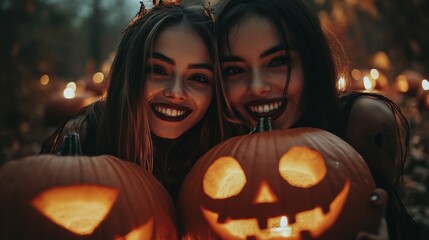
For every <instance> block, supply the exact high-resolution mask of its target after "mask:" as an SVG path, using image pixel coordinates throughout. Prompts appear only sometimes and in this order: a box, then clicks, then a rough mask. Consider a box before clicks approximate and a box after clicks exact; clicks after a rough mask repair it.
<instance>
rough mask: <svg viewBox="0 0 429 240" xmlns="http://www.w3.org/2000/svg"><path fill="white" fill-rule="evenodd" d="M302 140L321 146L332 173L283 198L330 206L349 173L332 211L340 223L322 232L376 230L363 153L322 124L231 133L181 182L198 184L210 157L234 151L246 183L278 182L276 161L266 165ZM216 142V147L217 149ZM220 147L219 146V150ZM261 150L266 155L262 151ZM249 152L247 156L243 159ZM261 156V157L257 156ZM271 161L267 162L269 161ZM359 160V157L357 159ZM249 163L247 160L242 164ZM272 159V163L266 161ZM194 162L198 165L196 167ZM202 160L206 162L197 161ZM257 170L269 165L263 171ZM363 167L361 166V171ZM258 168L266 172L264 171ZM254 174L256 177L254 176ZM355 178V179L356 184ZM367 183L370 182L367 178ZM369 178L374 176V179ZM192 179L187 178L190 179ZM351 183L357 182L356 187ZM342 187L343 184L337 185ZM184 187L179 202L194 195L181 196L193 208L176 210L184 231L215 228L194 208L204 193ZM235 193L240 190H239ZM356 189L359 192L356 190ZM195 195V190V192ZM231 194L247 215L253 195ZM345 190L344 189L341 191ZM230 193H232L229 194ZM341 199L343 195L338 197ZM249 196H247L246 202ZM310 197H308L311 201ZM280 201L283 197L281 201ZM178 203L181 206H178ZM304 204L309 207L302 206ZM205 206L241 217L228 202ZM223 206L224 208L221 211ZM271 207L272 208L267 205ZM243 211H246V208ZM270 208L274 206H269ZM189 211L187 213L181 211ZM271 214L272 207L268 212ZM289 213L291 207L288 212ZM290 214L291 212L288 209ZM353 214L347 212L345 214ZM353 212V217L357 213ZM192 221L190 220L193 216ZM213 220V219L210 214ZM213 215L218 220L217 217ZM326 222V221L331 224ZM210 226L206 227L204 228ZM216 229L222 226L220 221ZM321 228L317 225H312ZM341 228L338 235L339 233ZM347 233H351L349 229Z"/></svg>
mask: <svg viewBox="0 0 429 240" xmlns="http://www.w3.org/2000/svg"><path fill="white" fill-rule="evenodd" d="M299 145H304V146H308V147H309V148H310V149H316V150H317V151H319V152H321V154H322V155H323V157H324V159H325V160H324V163H325V165H326V167H327V169H328V172H332V171H333V172H332V173H331V174H330V175H328V176H325V178H324V179H325V180H323V179H322V180H321V181H322V182H320V183H321V184H323V185H321V186H320V187H319V186H316V188H314V189H311V192H305V191H303V190H301V192H299V195H300V196H301V197H300V198H298V197H296V198H294V199H293V201H286V202H290V203H292V204H297V205H298V206H299V208H303V209H308V207H307V205H309V206H313V205H317V204H318V205H320V206H324V207H325V209H326V206H328V209H326V210H329V206H331V205H330V204H331V203H332V202H331V201H333V200H334V198H335V199H337V196H339V194H340V193H342V191H343V189H347V187H346V186H347V185H348V184H347V183H346V182H347V181H346V180H347V179H350V178H351V179H352V180H353V181H351V180H350V181H351V182H350V184H351V185H350V186H351V187H352V188H351V189H349V190H348V192H347V191H346V192H347V193H349V194H350V195H346V200H345V201H346V205H344V209H343V210H344V211H345V212H339V213H338V215H337V213H335V212H333V213H334V216H337V217H336V218H335V221H336V222H337V223H338V225H333V226H335V228H333V230H331V229H328V230H326V232H323V231H322V232H321V234H323V236H322V237H321V239H338V236H339V237H340V238H341V236H342V237H347V238H348V237H350V236H351V234H352V233H353V232H355V231H357V230H362V229H365V230H370V229H371V231H372V230H374V228H373V227H376V226H377V223H378V221H379V219H376V218H374V216H376V217H379V215H378V214H375V213H374V209H372V208H370V203H369V201H368V198H367V196H365V195H367V194H368V193H369V192H371V191H372V190H374V189H375V184H372V185H371V181H366V182H360V181H361V180H362V178H363V177H366V178H368V177H369V178H370V177H371V175H370V173H369V171H368V168H367V167H366V166H365V165H363V163H362V161H363V159H362V158H361V157H360V155H358V154H357V152H356V151H355V150H354V149H353V148H352V147H351V146H349V145H348V144H347V143H345V142H344V141H343V140H341V139H339V138H338V137H336V136H335V135H333V134H330V133H325V132H323V130H320V129H290V130H285V131H283V133H282V132H281V131H273V132H271V133H269V132H267V133H258V134H255V135H253V136H251V135H246V136H241V137H237V138H234V139H232V140H230V141H227V144H224V145H218V146H221V147H219V148H217V147H218V146H215V147H214V148H215V150H210V151H209V152H208V153H207V154H206V155H204V156H203V157H202V158H201V159H200V160H198V162H197V164H196V165H195V167H194V168H193V169H192V170H191V172H190V175H189V176H190V177H189V178H188V177H187V178H185V182H184V185H186V182H187V181H193V182H194V183H197V184H198V185H200V180H201V179H202V177H203V176H204V172H205V171H207V169H208V168H209V167H210V165H211V163H213V162H214V161H216V160H217V159H218V157H220V156H225V155H230V156H232V157H234V158H235V159H236V160H237V161H238V162H239V163H240V164H241V165H244V166H243V169H244V171H245V175H246V177H247V178H248V179H249V182H248V183H247V185H249V184H250V186H249V187H252V188H257V187H258V186H255V184H257V182H254V183H252V181H255V180H257V181H258V182H259V181H260V180H258V178H261V180H262V179H264V178H268V179H270V183H271V184H272V185H273V186H274V188H276V185H279V184H281V183H282V180H281V179H279V178H278V177H276V176H275V174H278V173H277V172H278V169H277V168H278V167H277V166H276V168H275V169H271V170H270V169H268V168H267V167H269V166H274V165H275V164H273V162H274V163H276V164H278V161H279V159H276V160H275V159H274V158H275V157H278V156H281V154H283V153H282V151H281V150H282V149H290V148H291V146H299ZM216 148H217V149H216ZM220 148H222V150H219V149H220ZM264 154H265V155H264ZM270 155H273V156H274V157H273V159H272V160H270V159H268V157H269V156H270ZM264 156H267V159H265V157H264ZM246 157H248V159H245V158H246ZM258 158H259V159H258ZM270 161H271V163H270ZM334 161H339V163H340V165H339V166H340V168H339V169H337V168H336V167H335V163H334ZM359 161H360V162H359ZM200 162H203V164H201V165H198V163H200ZM246 164H247V166H246ZM270 164H271V165H270ZM197 166H198V167H197ZM201 166H204V167H201ZM193 171H196V173H193ZM261 171H267V172H266V173H265V172H261ZM359 171H362V172H359ZM262 174H264V175H263V176H262ZM253 179H255V180H253ZM355 182H357V184H355ZM368 183H369V184H368ZM372 183H373V182H372ZM189 185H190V184H189ZM355 185H357V186H359V187H356V186H355ZM340 187H341V188H340ZM289 188H290V187H289ZM286 189H288V188H284V189H283V188H281V190H278V191H284V192H286V193H287V191H288V190H286ZM183 191H184V192H181V194H180V196H179V202H180V201H182V202H184V201H185V200H183V199H182V200H181V198H182V197H183V196H186V195H185V194H189V195H191V196H192V198H185V199H186V200H187V201H188V206H186V209H187V210H190V211H193V212H184V211H183V209H182V210H179V211H181V212H180V214H181V219H182V221H184V222H185V223H184V226H185V230H184V231H185V233H191V234H195V236H196V237H205V236H206V235H207V233H208V232H210V231H211V232H213V234H214V230H211V229H210V228H211V227H208V223H207V221H209V220H208V219H210V216H209V215H207V216H208V217H207V219H206V217H204V218H203V219H202V220H201V218H200V215H201V213H200V211H198V210H195V209H192V206H193V205H196V204H198V205H201V206H203V207H204V206H205V204H209V203H208V202H206V203H204V202H198V201H195V200H198V199H202V198H201V197H198V196H199V195H204V194H205V193H204V192H202V193H198V192H197V191H194V190H193V189H192V188H191V187H188V188H183ZM254 192H255V191H254V190H253V191H250V190H248V189H243V190H242V192H241V193H240V194H249V193H251V194H254ZM240 194H239V195H240ZM359 194H360V195H359ZM195 195H198V196H196V197H195ZM239 195H237V197H234V199H235V200H237V199H240V201H236V203H235V205H231V206H232V207H234V206H235V207H236V208H238V209H240V210H239V211H241V210H242V212H243V214H242V217H243V218H248V217H249V216H251V214H250V215H249V214H248V212H254V211H253V210H254V209H256V208H252V207H251V201H252V198H253V197H254V196H253V195H247V196H248V198H247V199H246V198H244V197H243V196H244V195H243V196H239ZM280 195H282V197H281V199H282V200H281V201H284V200H286V198H287V197H288V196H287V195H284V193H281V194H280ZM342 195H344V194H342ZM323 197H328V200H329V201H330V202H327V201H328V200H325V201H326V202H325V203H323V202H322V203H318V202H317V201H316V199H318V198H323ZM230 199H232V198H230ZM338 199H341V198H338ZM244 200H246V201H249V203H248V202H245V201H244ZM307 200H308V202H309V204H307V205H306V204H305V202H306V201H307ZM221 201H222V202H216V203H214V204H215V205H216V206H222V204H232V202H228V199H226V200H224V199H222V200H221ZM310 202H311V203H310ZM335 202H337V203H339V204H340V205H341V204H342V202H341V201H338V200H336V201H335ZM283 204H284V203H283ZM181 207H182V206H179V209H180V208H181ZM306 207H307V208H306ZM356 207H361V208H363V210H360V211H358V212H356ZM206 209H208V210H210V211H215V213H216V214H219V216H220V215H221V214H222V215H224V218H228V216H230V217H231V218H233V219H243V218H240V215H239V214H240V212H237V211H233V212H232V213H228V212H225V211H226V210H225V209H230V208H219V209H218V210H219V213H218V212H217V210H216V208H215V207H213V206H207V208H206ZM291 210H292V212H293V214H297V213H300V212H298V211H299V210H293V209H291ZM220 211H222V212H220ZM270 211H272V210H270ZM294 211H295V212H294ZM244 212H246V213H244ZM273 213H274V212H273ZM183 214H187V215H183ZM193 214H196V215H198V219H199V221H200V222H198V221H197V220H196V219H193V218H194V217H195V218H197V217H196V216H195V215H193ZM270 214H271V213H270ZM288 214H289V213H288ZM290 214H292V213H290ZM349 214H351V216H349ZM265 217H268V215H264V214H263V215H261V216H259V217H256V214H255V215H254V218H256V219H258V221H259V219H261V220H262V221H263V220H264V218H265ZM356 218H357V219H356ZM190 219H192V220H191V222H190V223H186V221H188V220H190ZM192 221H193V222H192ZM210 221H212V220H210ZM215 221H216V220H215ZM192 224H196V225H197V226H199V228H200V230H198V231H194V230H195V229H198V227H197V226H191V227H189V228H187V227H186V226H188V225H192ZM216 224H217V223H216V222H215V223H213V222H211V223H210V226H215V227H216ZM329 226H330V225H329ZM207 228H208V229H207ZM219 229H220V227H219ZM217 231H224V230H217ZM316 231H319V230H316ZM201 233H204V234H205V235H199V234H201ZM217 234H220V235H222V236H223V237H226V236H228V235H223V234H226V233H225V232H223V233H217ZM338 234H339V235H338ZM347 234H349V235H347Z"/></svg>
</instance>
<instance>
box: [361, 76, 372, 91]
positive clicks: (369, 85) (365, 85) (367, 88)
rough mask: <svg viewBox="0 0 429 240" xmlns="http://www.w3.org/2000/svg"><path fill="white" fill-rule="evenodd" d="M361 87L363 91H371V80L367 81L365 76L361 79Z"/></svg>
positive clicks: (367, 78)
mask: <svg viewBox="0 0 429 240" xmlns="http://www.w3.org/2000/svg"><path fill="white" fill-rule="evenodd" d="M363 86H364V87H365V90H371V89H373V86H372V84H371V80H369V77H367V76H365V77H364V78H363Z"/></svg>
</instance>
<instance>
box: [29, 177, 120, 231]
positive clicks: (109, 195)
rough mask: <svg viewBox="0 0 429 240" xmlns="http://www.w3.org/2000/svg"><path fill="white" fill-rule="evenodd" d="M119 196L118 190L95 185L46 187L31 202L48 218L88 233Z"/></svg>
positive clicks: (70, 228) (69, 228)
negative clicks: (46, 188)
mask: <svg viewBox="0 0 429 240" xmlns="http://www.w3.org/2000/svg"><path fill="white" fill-rule="evenodd" d="M117 197H118V190H116V189H114V188H110V187H104V186H97V185H75V186H65V187H56V188H52V189H48V190H46V191H44V192H42V193H41V194H39V195H38V196H37V197H36V198H34V199H33V200H32V201H31V205H32V206H33V207H34V208H36V209H37V210H38V211H39V212H40V213H42V214H43V215H45V216H46V217H48V218H49V219H51V221H53V222H55V223H56V224H58V225H60V226H62V227H64V228H65V229H67V230H69V231H71V232H73V233H75V234H78V235H89V234H92V232H93V231H94V229H95V228H96V227H97V226H98V225H99V224H100V223H101V222H102V221H103V220H104V218H105V217H106V216H107V214H108V213H109V212H110V210H111V208H112V206H113V204H114V203H115V202H116V199H117Z"/></svg>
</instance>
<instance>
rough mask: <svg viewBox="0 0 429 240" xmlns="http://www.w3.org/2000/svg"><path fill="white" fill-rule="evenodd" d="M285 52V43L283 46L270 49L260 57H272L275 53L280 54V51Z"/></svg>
mask: <svg viewBox="0 0 429 240" xmlns="http://www.w3.org/2000/svg"><path fill="white" fill-rule="evenodd" d="M283 50H286V45H284V44H283V43H281V44H279V45H277V46H274V47H272V48H270V49H268V50H267V51H265V52H263V53H262V54H261V55H260V56H259V57H260V58H264V57H266V56H268V55H271V54H273V53H276V52H280V51H283Z"/></svg>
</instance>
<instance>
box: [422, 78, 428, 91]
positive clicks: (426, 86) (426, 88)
mask: <svg viewBox="0 0 429 240" xmlns="http://www.w3.org/2000/svg"><path fill="white" fill-rule="evenodd" d="M422 88H423V90H425V91H427V90H429V81H428V80H426V79H423V80H422Z"/></svg>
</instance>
